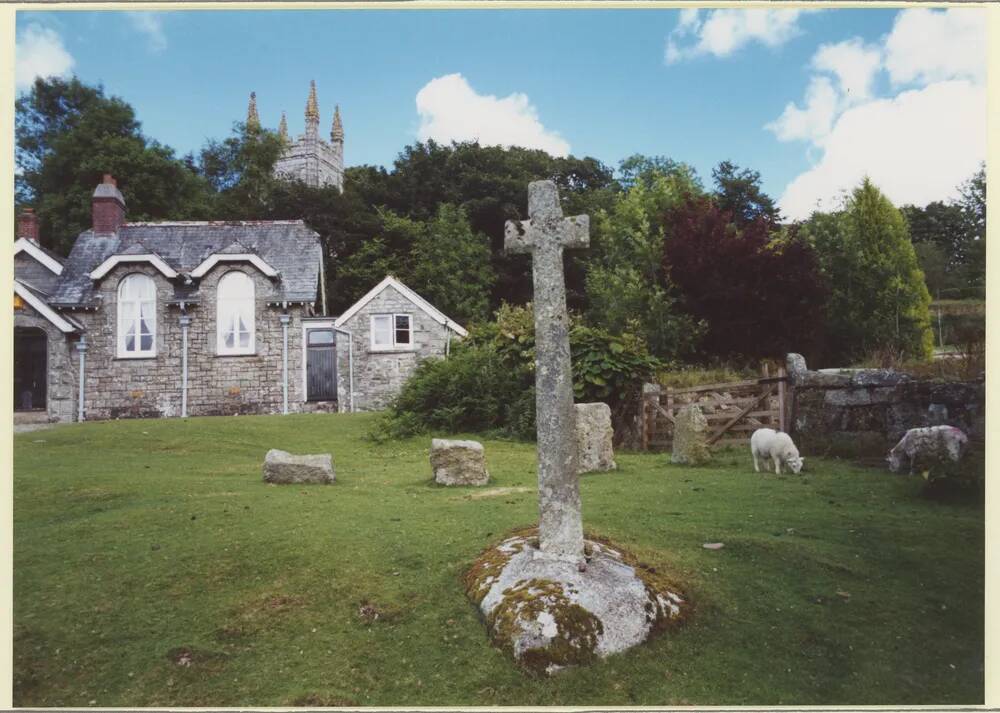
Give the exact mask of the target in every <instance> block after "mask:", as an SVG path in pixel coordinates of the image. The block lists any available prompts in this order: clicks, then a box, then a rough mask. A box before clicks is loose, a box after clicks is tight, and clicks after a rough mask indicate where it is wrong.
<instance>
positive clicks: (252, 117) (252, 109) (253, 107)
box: [247, 92, 260, 131]
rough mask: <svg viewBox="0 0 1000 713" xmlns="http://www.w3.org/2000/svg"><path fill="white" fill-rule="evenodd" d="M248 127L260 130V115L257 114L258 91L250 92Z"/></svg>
mask: <svg viewBox="0 0 1000 713" xmlns="http://www.w3.org/2000/svg"><path fill="white" fill-rule="evenodd" d="M247 129H249V130H253V131H259V130H260V117H259V116H258V115H257V92H250V104H249V105H248V106H247Z"/></svg>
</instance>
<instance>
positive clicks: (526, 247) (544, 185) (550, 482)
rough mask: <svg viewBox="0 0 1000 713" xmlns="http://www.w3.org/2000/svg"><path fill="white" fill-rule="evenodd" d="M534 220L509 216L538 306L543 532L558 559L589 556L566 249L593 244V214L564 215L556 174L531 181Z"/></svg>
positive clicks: (511, 243) (511, 237)
mask: <svg viewBox="0 0 1000 713" xmlns="http://www.w3.org/2000/svg"><path fill="white" fill-rule="evenodd" d="M528 216H529V218H530V220H511V221H507V225H506V230H505V236H504V247H505V249H506V250H507V252H510V253H530V254H531V256H532V280H533V283H534V299H533V305H534V312H535V394H536V400H535V415H536V420H537V428H538V506H539V524H538V539H539V549H540V551H541V553H542V554H543V555H544V556H546V557H550V558H553V559H560V560H568V561H575V562H578V563H582V561H583V521H582V519H581V515H580V484H579V480H578V478H577V472H576V470H577V452H576V434H575V412H574V410H573V380H572V379H573V374H572V366H571V364H570V351H569V315H568V313H567V311H566V281H565V278H564V277H563V249H565V248H585V247H587V246H588V245H589V243H590V237H589V228H590V218H589V217H588V216H586V215H579V216H574V217H571V218H563V214H562V209H561V208H560V206H559V192H558V191H557V189H556V184H555V183H554V182H552V181H535V182H533V183H530V184H528Z"/></svg>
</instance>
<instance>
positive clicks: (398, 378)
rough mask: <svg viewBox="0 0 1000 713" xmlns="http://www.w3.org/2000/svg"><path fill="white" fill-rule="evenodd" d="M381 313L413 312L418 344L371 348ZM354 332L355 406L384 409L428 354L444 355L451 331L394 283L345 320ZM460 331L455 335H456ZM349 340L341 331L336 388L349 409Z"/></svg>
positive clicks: (454, 336)
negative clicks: (376, 319) (373, 326)
mask: <svg viewBox="0 0 1000 713" xmlns="http://www.w3.org/2000/svg"><path fill="white" fill-rule="evenodd" d="M376 314H408V315H410V317H411V325H412V330H413V334H412V337H411V339H412V341H413V344H412V345H411V346H410V347H408V348H405V349H398V350H392V351H378V350H374V349H372V337H371V318H372V315H376ZM341 326H342V327H343V328H344V329H346V330H348V331H349V332H351V334H352V336H353V340H354V408H355V410H356V411H378V410H380V409H384V408H386V407H387V406H388V405H389V402H390V401H392V399H393V397H395V396H396V394H398V393H399V390H400V389H401V388H402V387H403V384H404V383H405V382H406V380H407V379H408V378H409V377H410V375H411V374H412V373H413V370H414V369H416V367H417V364H419V363H420V362H421V361H422V360H424V359H426V358H428V357H443V356H444V355H445V351H446V349H447V346H448V333H449V332H450V331H451V330H449V329H447V328H446V327H444V326H443V325H441V324H439V323H438V322H436V321H434V320H433V319H431V318H430V317H429V316H428V315H427V313H425V312H424V311H423V310H422V309H419V308H418V307H417V306H416V305H414V304H413V303H412V302H410V301H409V300H408V299H406V297H404V296H403V295H402V294H400V293H399V292H398V291H397V290H396V288H395V287H393V286H392V285H390V286H388V287H386V288H385V289H384V290H383V291H382V292H381V293H380V294H379V295H378V296H377V297H375V298H374V299H372V300H371V301H370V302H369V303H368V304H366V305H365V306H364V307H362V308H361V309H360V310H358V312H357V313H356V314H354V315H353V316H352V317H351V318H350V319H349V320H347V322H346V323H345V324H343V325H341ZM456 338H457V335H455V334H454V333H452V334H451V339H453V340H454V339H456ZM347 344H348V340H347V337H346V336H344V335H338V336H337V393H338V395H339V396H340V399H339V402H340V403H339V408H340V410H341V411H346V410H348V409H349V408H350V399H349V397H348V394H349V393H350V385H349V382H348V378H349V369H348V367H349V363H348V350H347V348H346V347H347Z"/></svg>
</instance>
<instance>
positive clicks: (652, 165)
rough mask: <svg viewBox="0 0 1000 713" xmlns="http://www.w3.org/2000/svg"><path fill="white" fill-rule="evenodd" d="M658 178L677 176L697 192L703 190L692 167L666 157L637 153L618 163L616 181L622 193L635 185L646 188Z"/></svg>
mask: <svg viewBox="0 0 1000 713" xmlns="http://www.w3.org/2000/svg"><path fill="white" fill-rule="evenodd" d="M659 176H677V177H678V178H680V179H682V180H684V181H686V182H688V183H690V184H692V185H693V186H695V187H696V188H697V190H698V191H699V192H700V191H702V190H703V187H702V185H701V179H700V178H698V172H697V171H696V170H695V169H694V168H693V167H692V166H690V165H688V164H686V163H682V162H680V161H675V160H674V159H672V158H668V157H667V156H645V155H643V154H638V153H637V154H632V155H631V156H629V157H628V158H626V159H622V160H621V161H620V162H619V163H618V171H617V180H618V185H619V186H620V187H621V189H622V190H623V191H629V190H631V189H632V187H633V186H635V185H636V184H637V183H644V184H646V185H647V186H648V185H649V184H650V183H652V182H653V181H654V180H656V178H657V177H659Z"/></svg>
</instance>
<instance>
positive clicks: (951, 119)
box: [765, 9, 986, 219]
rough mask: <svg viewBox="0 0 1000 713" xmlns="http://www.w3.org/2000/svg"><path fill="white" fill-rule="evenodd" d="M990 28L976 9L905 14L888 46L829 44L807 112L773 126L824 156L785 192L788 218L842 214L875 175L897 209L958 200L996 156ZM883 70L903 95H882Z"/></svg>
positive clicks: (785, 115) (792, 111) (796, 111)
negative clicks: (992, 152)
mask: <svg viewBox="0 0 1000 713" xmlns="http://www.w3.org/2000/svg"><path fill="white" fill-rule="evenodd" d="M984 20H985V15H984V14H983V13H981V12H979V11H975V10H965V9H962V10H957V9H956V10H951V9H949V10H946V11H940V12H939V11H932V10H925V9H914V10H903V11H901V12H900V13H899V14H898V15H897V16H896V20H895V22H894V24H893V28H892V31H891V32H890V33H889V34H888V35H887V36H885V37H884V38H883V41H882V43H881V44H879V45H865V44H864V43H863V41H862V40H860V39H859V38H854V39H851V40H847V41H845V42H840V43H837V44H828V45H822V46H821V47H820V48H819V49H818V50H817V51H816V53H815V54H814V55H813V58H812V61H811V62H810V67H811V69H812V70H813V72H814V73H813V76H812V77H811V78H810V81H809V85H808V87H807V89H806V94H805V97H804V100H803V108H800V107H799V106H798V105H797V104H795V103H791V102H790V103H789V104H787V105H786V106H785V109H784V111H783V112H782V113H781V115H780V116H779V117H778V118H777V119H775V120H774V121H772V122H770V123H768V124H767V125H765V128H766V129H767V130H769V131H771V132H772V133H773V134H774V135H775V136H776V137H777V138H778V140H780V141H805V142H807V143H808V147H807V155H809V156H811V155H812V154H813V153H814V152H815V153H817V154H819V155H820V158H819V160H818V161H817V162H816V163H815V165H813V167H812V168H810V169H809V170H807V171H805V172H804V173H802V174H801V175H799V176H798V177H797V178H795V179H794V180H793V181H792V182H791V183H790V184H789V185H788V187H787V188H786V189H785V192H784V194H783V195H782V197H781V198H780V199H779V201H778V205H779V207H780V208H781V210H782V212H783V213H784V214H785V215H786V216H788V217H790V218H793V219H798V218H805V217H807V216H808V215H809V213H810V212H812V211H813V210H815V209H817V208H818V209H820V210H831V209H834V208H836V207H837V204H838V202H839V200H840V198H841V196H842V195H843V193H844V192H846V191H850V190H851V189H853V188H854V187H855V186H856V185H857V184H858V183H859V182H860V181H861V179H862V178H863V177H864V176H866V175H867V176H869V177H870V178H871V179H872V181H874V182H875V184H876V185H877V186H878V187H879V188H880V189H882V190H883V192H885V194H886V195H887V196H888V197H889V199H890V200H891V201H893V202H894V203H896V204H897V205H900V204H905V203H912V204H915V205H926V204H927V203H929V202H931V201H935V200H946V199H948V198H949V197H953V196H954V194H955V188H956V186H957V185H958V184H959V183H961V182H962V181H964V180H965V179H967V178H968V177H969V176H970V175H971V174H972V173H973V172H974V171H975V170H976V167H977V166H978V164H979V162H980V161H982V160H983V159H984V158H985V156H986V90H985V87H984V80H985V71H986V41H985V30H984V29H983V27H982V24H983V22H984ZM977 22H978V23H980V24H979V25H978V26H977V24H976V23H977ZM881 72H885V73H886V75H888V78H889V81H890V82H891V84H892V86H893V87H895V89H894V92H897V94H895V95H894V96H888V97H882V98H876V97H874V96H873V95H874V93H875V86H876V80H877V78H878V77H879V76H880V73H881ZM883 76H884V75H883ZM904 83H912V84H911V88H910V89H909V90H908V91H903V92H901V93H899V92H900V88H899V87H900V85H901V84H904ZM913 85H916V86H913Z"/></svg>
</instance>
